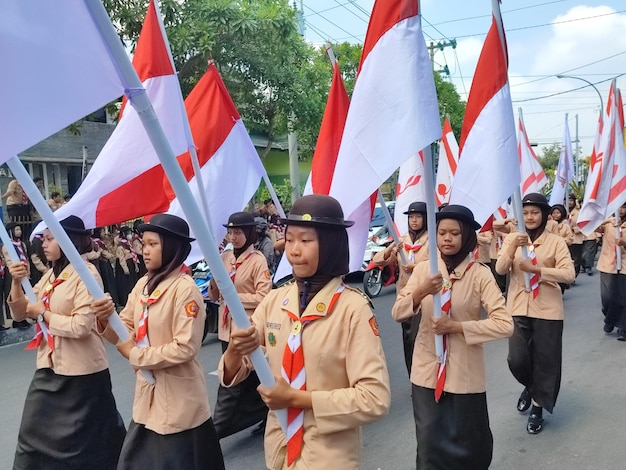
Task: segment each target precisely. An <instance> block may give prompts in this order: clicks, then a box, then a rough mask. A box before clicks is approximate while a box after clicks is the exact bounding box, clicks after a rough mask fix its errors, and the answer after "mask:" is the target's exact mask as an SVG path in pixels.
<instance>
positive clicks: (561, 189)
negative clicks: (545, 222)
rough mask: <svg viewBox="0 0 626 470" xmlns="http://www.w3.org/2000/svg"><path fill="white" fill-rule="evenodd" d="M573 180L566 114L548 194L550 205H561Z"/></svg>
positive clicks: (570, 144)
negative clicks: (556, 162)
mask: <svg viewBox="0 0 626 470" xmlns="http://www.w3.org/2000/svg"><path fill="white" fill-rule="evenodd" d="M573 180H574V154H573V152H572V139H571V137H570V135H569V125H568V123H567V114H565V129H564V130H563V142H562V143H561V154H560V155H559V164H558V165H557V168H556V173H555V174H554V185H553V186H552V193H551V194H550V205H551V206H553V205H555V204H563V203H564V201H565V196H566V193H567V188H568V187H569V183H570V181H573Z"/></svg>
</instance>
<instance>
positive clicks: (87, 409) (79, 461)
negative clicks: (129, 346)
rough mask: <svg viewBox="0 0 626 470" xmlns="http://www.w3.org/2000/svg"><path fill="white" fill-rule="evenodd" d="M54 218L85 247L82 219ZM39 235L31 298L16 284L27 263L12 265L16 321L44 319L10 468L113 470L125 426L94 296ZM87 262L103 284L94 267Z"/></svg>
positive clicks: (47, 236)
mask: <svg viewBox="0 0 626 470" xmlns="http://www.w3.org/2000/svg"><path fill="white" fill-rule="evenodd" d="M60 223H61V226H62V227H63V228H64V229H65V232H66V233H67V234H68V236H69V237H70V239H71V240H72V242H73V244H74V246H75V247H76V249H77V250H78V251H79V253H81V254H82V253H84V252H85V251H87V250H89V249H90V248H91V240H90V238H89V232H88V231H86V230H85V226H84V224H83V221H82V220H81V219H79V218H78V217H76V216H70V217H68V218H66V219H64V220H62V221H61V222H60ZM43 237H44V240H43V250H44V253H45V256H46V259H47V260H48V261H49V262H51V263H52V269H50V270H49V271H47V272H46V274H44V275H43V277H42V278H41V280H40V281H39V282H38V283H37V284H36V285H35V286H34V288H33V289H34V291H35V295H36V296H37V299H38V300H37V302H36V303H30V302H29V301H28V300H27V299H26V297H25V296H24V292H23V291H22V286H21V284H20V282H21V280H22V279H23V278H25V277H26V276H27V275H28V270H27V267H26V262H25V261H22V262H20V263H13V264H12V265H11V267H10V270H11V275H12V277H13V281H12V286H11V295H10V299H9V305H10V306H11V310H12V311H13V315H14V318H16V319H18V320H22V319H24V318H26V317H29V318H32V319H38V320H39V322H40V323H39V324H41V322H44V324H43V325H42V326H41V327H39V326H38V328H37V334H36V336H35V338H34V339H33V340H32V341H31V342H30V343H29V345H28V346H27V349H36V350H37V370H36V372H35V375H34V377H33V380H32V382H31V385H30V388H29V389H28V394H27V395H26V403H25V404H24V411H23V413H22V423H21V425H20V431H19V436H18V440H17V450H16V452H15V461H14V463H13V468H14V469H16V470H22V469H24V470H31V469H35V468H64V469H68V470H69V469H75V470H81V469H85V468H90V469H92V468H93V469H102V470H105V469H106V470H112V469H115V468H116V465H117V460H118V456H119V452H120V448H121V446H122V441H123V440H124V434H125V429H124V423H123V421H122V418H121V416H120V415H119V413H118V412H117V408H116V406H115V399H114V398H113V393H112V391H111V377H110V375H109V369H108V362H107V356H106V351H105V348H104V342H103V340H102V338H101V337H100V335H98V333H97V331H96V319H95V317H94V313H93V311H92V308H91V303H92V302H93V298H92V297H91V294H90V293H89V292H88V291H87V288H86V287H85V285H84V284H83V282H82V280H81V279H80V277H79V276H78V274H77V273H76V271H75V269H74V267H73V266H72V265H71V264H69V261H68V260H67V258H66V256H65V254H64V253H63V251H61V249H60V247H59V244H58V243H57V241H56V240H55V238H54V236H53V235H52V233H51V232H50V231H49V230H47V229H46V230H45V231H44V234H43ZM87 264H88V266H89V270H90V271H91V273H92V274H93V276H94V277H95V278H96V279H97V280H98V282H99V283H100V285H101V286H102V281H101V280H100V276H99V275H98V272H97V271H96V269H95V267H93V265H91V264H90V263H87ZM44 325H45V328H43V327H44ZM103 439H105V440H103Z"/></svg>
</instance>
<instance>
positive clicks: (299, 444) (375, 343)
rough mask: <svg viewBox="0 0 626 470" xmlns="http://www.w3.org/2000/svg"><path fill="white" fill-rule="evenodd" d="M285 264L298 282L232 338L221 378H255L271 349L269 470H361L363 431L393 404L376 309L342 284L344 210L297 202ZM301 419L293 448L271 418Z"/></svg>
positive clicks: (325, 202)
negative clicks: (281, 413) (259, 357)
mask: <svg viewBox="0 0 626 470" xmlns="http://www.w3.org/2000/svg"><path fill="white" fill-rule="evenodd" d="M284 221H285V222H286V224H287V228H286V232H285V240H286V245H285V255H286V256H287V259H288V260H289V262H290V263H291V266H292V267H293V275H294V278H295V282H293V283H290V284H287V285H284V286H282V287H280V288H278V289H275V290H273V291H272V292H270V293H269V295H268V296H267V297H266V298H265V299H264V300H263V302H261V305H259V307H258V308H257V309H256V311H255V312H254V315H253V317H252V322H253V326H252V327H251V328H249V329H247V330H239V329H236V330H234V331H233V332H232V335H231V341H230V344H229V345H228V349H226V352H225V353H224V356H222V359H221V361H220V365H219V367H218V373H219V375H220V380H221V382H222V383H223V384H224V385H227V386H231V385H233V384H235V383H237V382H239V381H241V380H243V379H244V378H245V377H246V376H247V375H248V374H249V373H250V371H251V368H252V367H251V364H250V361H249V359H248V357H247V354H249V353H250V352H252V351H253V350H254V349H255V348H256V347H258V346H259V343H260V344H261V345H263V346H264V347H265V351H266V354H267V358H268V361H269V364H270V368H271V370H272V372H273V374H274V375H275V376H276V377H277V379H276V385H275V386H274V387H271V388H266V387H262V386H261V387H259V392H260V393H261V395H262V396H263V399H264V400H265V403H267V405H268V406H269V408H270V410H272V411H270V413H269V416H268V420H267V429H266V431H265V465H266V467H267V468H269V469H271V470H282V469H287V468H289V469H290V470H305V469H307V470H308V469H313V468H332V469H335V468H336V469H342V470H356V469H358V468H359V460H360V454H361V433H360V426H363V425H365V424H368V423H371V422H373V421H375V420H377V419H379V418H381V417H382V416H384V415H386V414H387V412H388V410H389V405H390V400H391V395H390V390H389V376H388V373H387V366H386V363H385V356H384V353H383V349H382V346H381V342H380V338H379V336H378V328H377V326H376V319H375V317H374V315H373V313H372V310H371V307H370V304H369V301H368V299H366V298H365V297H364V296H363V295H362V294H361V293H359V292H358V291H356V290H353V289H351V288H350V287H347V286H345V285H344V284H343V281H342V278H341V276H343V275H344V274H346V273H347V272H348V256H349V255H348V235H347V232H346V227H349V226H351V225H352V222H349V221H345V220H344V218H343V212H342V210H341V206H340V205H339V203H338V202H337V201H336V200H335V199H333V198H331V197H329V196H322V195H309V196H304V197H302V198H300V199H298V200H297V201H296V202H295V203H294V205H293V207H292V209H291V212H290V213H289V216H288V218H287V219H284ZM283 408H288V413H289V414H290V416H292V417H293V420H292V421H291V424H289V428H288V429H289V434H290V435H292V438H291V439H289V441H288V440H287V438H286V437H285V433H284V432H283V431H282V430H281V428H280V426H279V424H278V421H277V419H276V415H275V412H274V411H273V410H277V409H283Z"/></svg>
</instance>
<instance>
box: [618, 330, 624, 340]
mask: <svg viewBox="0 0 626 470" xmlns="http://www.w3.org/2000/svg"><path fill="white" fill-rule="evenodd" d="M617 341H626V331H624V330H622V329H621V328H618V329H617Z"/></svg>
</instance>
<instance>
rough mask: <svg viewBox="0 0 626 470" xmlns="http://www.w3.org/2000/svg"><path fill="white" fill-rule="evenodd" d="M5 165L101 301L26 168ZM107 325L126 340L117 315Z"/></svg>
mask: <svg viewBox="0 0 626 470" xmlns="http://www.w3.org/2000/svg"><path fill="white" fill-rule="evenodd" d="M7 165H8V166H9V168H10V169H11V172H12V173H13V175H14V176H15V178H17V180H18V181H19V182H20V185H21V186H22V188H23V189H24V191H26V194H27V195H28V197H29V199H30V201H31V202H32V203H33V206H35V209H37V212H38V213H39V215H41V217H42V219H43V220H44V222H45V223H46V225H47V226H48V229H49V230H50V231H51V232H52V234H53V235H54V238H55V239H56V241H57V242H58V244H59V246H60V247H61V250H63V253H64V254H65V256H66V257H67V259H68V260H69V262H70V263H71V265H72V267H73V268H74V269H75V270H76V273H77V274H78V275H79V276H80V278H81V280H82V281H83V282H84V284H85V287H87V290H88V291H89V293H90V294H91V296H92V297H93V298H94V299H96V300H98V299H102V298H103V297H104V291H103V290H102V288H101V287H100V285H99V284H98V283H97V282H96V279H95V278H94V277H93V276H92V274H91V273H90V272H89V269H88V268H87V263H86V262H85V260H83V258H82V257H81V256H80V254H79V253H78V251H77V250H76V247H75V246H74V244H73V243H72V241H71V240H70V238H69V237H68V236H67V233H65V230H64V229H63V227H61V224H60V223H59V221H58V220H57V219H56V217H55V216H54V214H53V212H52V209H50V207H49V206H48V203H47V202H46V201H45V199H44V198H43V196H42V195H41V193H40V192H39V189H38V188H37V186H35V183H34V182H33V180H32V179H31V177H30V175H29V174H28V171H26V168H24V165H23V164H22V162H21V161H20V160H19V159H18V158H17V157H11V158H10V159H9V160H7ZM109 325H110V326H111V328H112V329H113V331H115V333H116V334H117V336H118V338H119V339H120V340H121V341H125V340H126V339H128V330H127V329H126V325H124V323H123V322H122V320H121V319H120V317H119V316H118V315H117V313H113V314H112V315H111V316H110V317H109ZM141 372H142V374H143V376H144V377H145V379H146V381H147V382H148V383H154V376H153V375H152V372H150V371H149V370H143V369H142V371H141Z"/></svg>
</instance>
